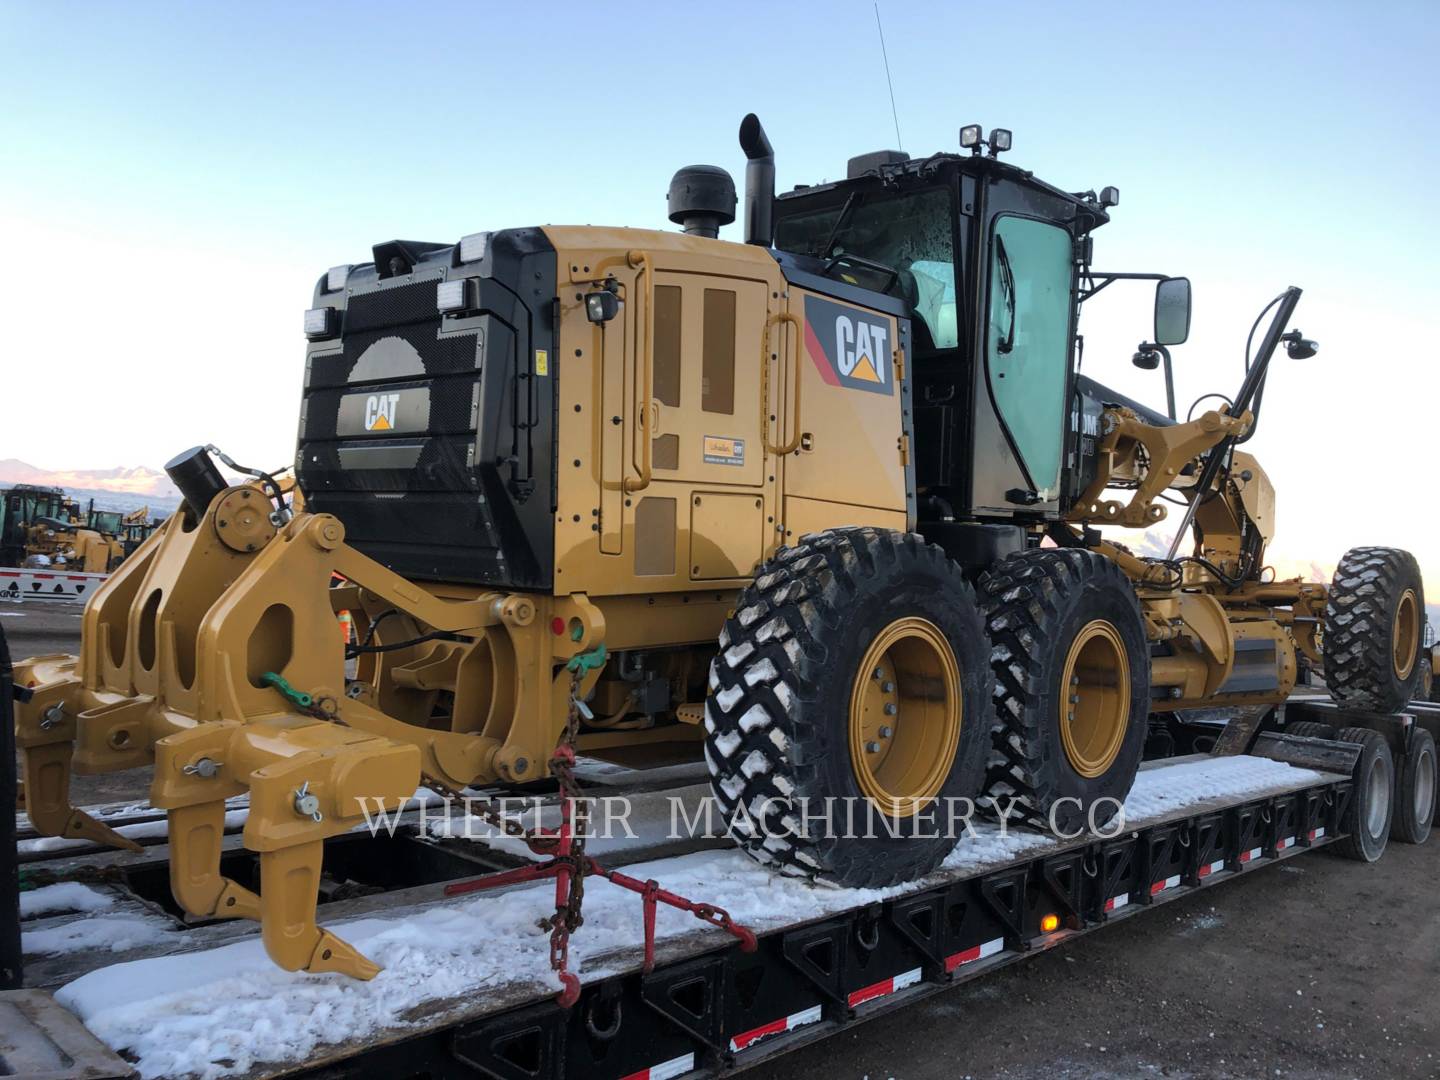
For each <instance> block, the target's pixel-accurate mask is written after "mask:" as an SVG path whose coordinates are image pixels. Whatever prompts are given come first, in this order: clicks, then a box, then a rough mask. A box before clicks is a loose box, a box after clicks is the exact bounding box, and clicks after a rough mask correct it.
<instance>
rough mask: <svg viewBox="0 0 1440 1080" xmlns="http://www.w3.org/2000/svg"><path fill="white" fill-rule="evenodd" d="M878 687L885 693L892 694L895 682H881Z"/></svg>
mask: <svg viewBox="0 0 1440 1080" xmlns="http://www.w3.org/2000/svg"><path fill="white" fill-rule="evenodd" d="M880 689H881V690H884V691H885V693H887V694H893V693H894V692H895V684H894V683H893V682H887V683H884V684H882V685H881V687H880Z"/></svg>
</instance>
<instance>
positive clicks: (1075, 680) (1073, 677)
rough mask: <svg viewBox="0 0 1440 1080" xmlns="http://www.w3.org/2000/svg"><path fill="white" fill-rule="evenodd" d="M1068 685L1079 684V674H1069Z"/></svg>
mask: <svg viewBox="0 0 1440 1080" xmlns="http://www.w3.org/2000/svg"><path fill="white" fill-rule="evenodd" d="M1070 685H1071V686H1079V685H1080V676H1079V675H1071V676H1070Z"/></svg>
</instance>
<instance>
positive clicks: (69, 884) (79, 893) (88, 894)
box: [20, 881, 115, 919]
mask: <svg viewBox="0 0 1440 1080" xmlns="http://www.w3.org/2000/svg"><path fill="white" fill-rule="evenodd" d="M114 906H115V897H114V894H112V893H103V892H100V891H99V890H98V889H92V888H90V886H88V885H81V884H80V883H79V882H78V881H62V882H60V883H59V884H58V885H43V886H41V887H40V888H38V889H30V890H29V891H27V892H22V893H21V894H20V918H22V919H34V918H38V917H39V916H41V915H54V914H57V913H59V912H62V911H104V910H105V909H106V908H108V907H114Z"/></svg>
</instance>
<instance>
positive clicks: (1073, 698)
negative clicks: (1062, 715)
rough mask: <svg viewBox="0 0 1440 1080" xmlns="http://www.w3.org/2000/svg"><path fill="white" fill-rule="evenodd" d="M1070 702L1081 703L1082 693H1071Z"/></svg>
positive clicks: (1073, 703) (1072, 703)
mask: <svg viewBox="0 0 1440 1080" xmlns="http://www.w3.org/2000/svg"><path fill="white" fill-rule="evenodd" d="M1070 704H1071V705H1079V704H1080V695H1079V694H1071V695H1070Z"/></svg>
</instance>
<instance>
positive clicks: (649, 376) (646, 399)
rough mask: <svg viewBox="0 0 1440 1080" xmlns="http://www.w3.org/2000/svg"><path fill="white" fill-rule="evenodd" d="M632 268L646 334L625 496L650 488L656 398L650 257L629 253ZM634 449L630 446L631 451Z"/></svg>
mask: <svg viewBox="0 0 1440 1080" xmlns="http://www.w3.org/2000/svg"><path fill="white" fill-rule="evenodd" d="M625 258H626V261H627V262H629V264H630V265H631V266H638V267H639V268H640V271H639V273H638V274H637V275H636V278H637V280H638V278H640V277H644V279H645V333H644V335H643V337H644V342H645V345H644V353H643V357H642V361H641V375H640V378H639V380H638V383H639V391H640V392H639V400H638V401H637V402H636V403H635V404H636V412H637V413H638V414H639V421H640V455H639V457H640V464H639V467H638V469H637V471H638V472H639V474H640V475H639V476H627V477H626V478H625V482H624V484H623V485H622V486H623V487H624V489H625V492H626V494H629V493H631V492H635V491H642V490H644V489H645V488H647V487H649V486H650V470H651V465H652V459H651V454H652V453H653V447H652V445H651V442H652V438H651V434H650V433H651V431H652V430H653V429H652V426H651V423H650V401H651V399H652V398H653V397H654V396H655V268H654V267H653V266H652V265H651V264H650V256H649V255H647V254H646V253H645V252H643V251H632V252H630V253H629V254H627V255H626V256H625ZM631 449H632V450H633V449H634V448H633V446H632V448H631Z"/></svg>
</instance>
